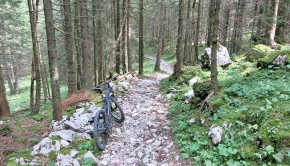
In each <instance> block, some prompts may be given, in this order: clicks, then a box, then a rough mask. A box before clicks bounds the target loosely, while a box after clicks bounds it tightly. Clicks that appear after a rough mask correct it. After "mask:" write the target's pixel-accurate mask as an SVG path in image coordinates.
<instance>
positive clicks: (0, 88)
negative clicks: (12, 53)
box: [0, 64, 10, 120]
mask: <svg viewBox="0 0 290 166" xmlns="http://www.w3.org/2000/svg"><path fill="white" fill-rule="evenodd" d="M9 115H10V108H9V104H8V102H7V99H6V90H5V84H4V77H3V74H2V67H1V64H0V120H1V119H2V118H4V117H6V116H9Z"/></svg>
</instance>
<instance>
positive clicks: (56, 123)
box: [49, 120, 64, 131]
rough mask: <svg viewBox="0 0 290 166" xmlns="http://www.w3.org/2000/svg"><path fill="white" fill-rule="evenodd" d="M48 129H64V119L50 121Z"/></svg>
mask: <svg viewBox="0 0 290 166" xmlns="http://www.w3.org/2000/svg"><path fill="white" fill-rule="evenodd" d="M49 129H51V130H53V131H58V130H63V129H64V121H63V120H61V121H54V120H53V121H52V122H51V124H50V126H49Z"/></svg>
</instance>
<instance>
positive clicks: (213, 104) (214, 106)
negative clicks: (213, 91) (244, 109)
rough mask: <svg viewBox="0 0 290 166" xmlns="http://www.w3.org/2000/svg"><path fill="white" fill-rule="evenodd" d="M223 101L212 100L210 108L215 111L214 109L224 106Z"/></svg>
mask: <svg viewBox="0 0 290 166" xmlns="http://www.w3.org/2000/svg"><path fill="white" fill-rule="evenodd" d="M224 102H225V101H224V99H223V98H222V97H217V98H215V99H214V101H212V102H210V103H211V105H212V108H213V109H214V110H215V109H218V108H219V107H220V106H222V105H223V104H224Z"/></svg>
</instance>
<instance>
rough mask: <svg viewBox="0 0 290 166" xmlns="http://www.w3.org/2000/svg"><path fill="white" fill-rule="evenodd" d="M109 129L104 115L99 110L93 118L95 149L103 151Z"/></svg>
mask: <svg viewBox="0 0 290 166" xmlns="http://www.w3.org/2000/svg"><path fill="white" fill-rule="evenodd" d="M108 135H109V127H108V122H107V118H106V113H105V111H104V110H103V109H101V110H99V111H98V112H97V113H96V115H95V118H94V140H95V144H96V146H97V148H98V149H99V150H101V151H103V150H104V149H105V147H106V145H107V143H108Z"/></svg>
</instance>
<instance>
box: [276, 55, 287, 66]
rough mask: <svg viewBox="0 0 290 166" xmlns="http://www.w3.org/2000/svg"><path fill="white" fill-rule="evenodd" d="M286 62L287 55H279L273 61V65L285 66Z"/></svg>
mask: <svg viewBox="0 0 290 166" xmlns="http://www.w3.org/2000/svg"><path fill="white" fill-rule="evenodd" d="M287 63H288V57H287V56H286V55H279V56H278V57H277V58H276V59H275V61H274V62H273V65H275V66H285V65H286V64H287Z"/></svg>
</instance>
